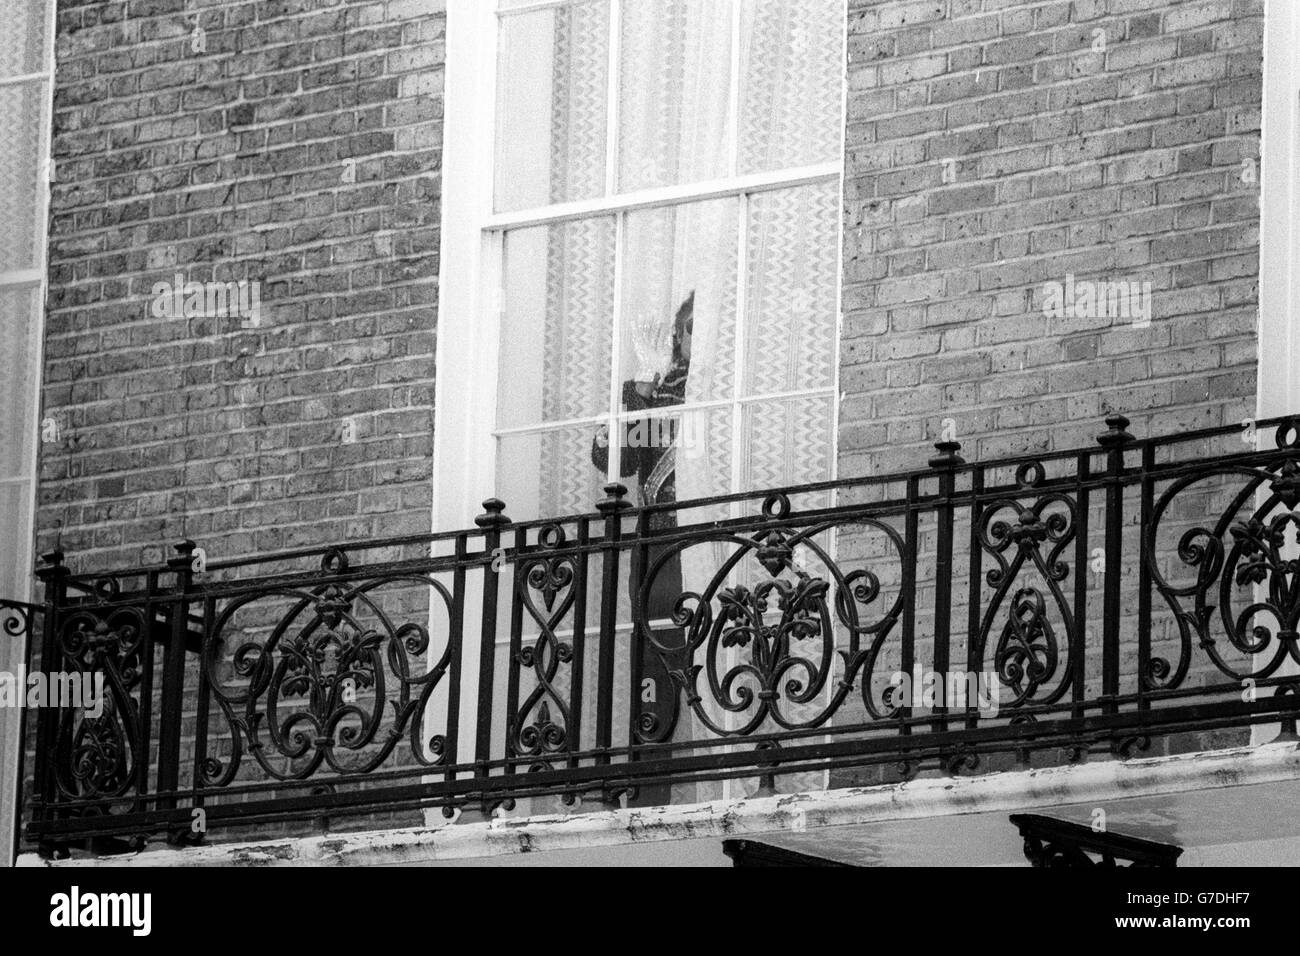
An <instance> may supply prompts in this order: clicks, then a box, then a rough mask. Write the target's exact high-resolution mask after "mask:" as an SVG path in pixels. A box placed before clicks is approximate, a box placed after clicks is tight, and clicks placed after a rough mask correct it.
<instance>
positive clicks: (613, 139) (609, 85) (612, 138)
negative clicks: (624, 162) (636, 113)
mask: <svg viewBox="0 0 1300 956" xmlns="http://www.w3.org/2000/svg"><path fill="white" fill-rule="evenodd" d="M622 37H623V15H622V2H621V0H609V65H608V66H607V67H606V74H607V75H606V77H605V195H606V196H607V197H608V196H613V195H614V192H615V190H617V188H618V147H619V135H618V123H619V110H618V97H619V78H620V77H621V75H622V62H621V58H622V52H623V51H622V46H623V43H622Z"/></svg>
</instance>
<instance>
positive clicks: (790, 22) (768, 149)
mask: <svg viewBox="0 0 1300 956" xmlns="http://www.w3.org/2000/svg"><path fill="white" fill-rule="evenodd" d="M741 18H742V21H741V38H742V39H741V48H740V56H741V67H740V75H741V83H740V120H739V136H738V139H739V146H738V149H739V157H738V166H739V171H740V172H742V173H751V172H760V171H763V170H771V169H783V168H790V167H796V166H807V165H811V164H813V163H824V162H834V161H836V160H838V159H839V154H840V124H841V118H840V86H841V82H842V79H841V78H842V75H843V72H844V64H843V62H842V57H843V32H844V5H843V4H842V3H841V2H840V0H799V2H790V0H745V3H744V6H743V10H742V14H741Z"/></svg>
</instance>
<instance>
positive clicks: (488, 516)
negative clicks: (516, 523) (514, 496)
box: [474, 498, 510, 529]
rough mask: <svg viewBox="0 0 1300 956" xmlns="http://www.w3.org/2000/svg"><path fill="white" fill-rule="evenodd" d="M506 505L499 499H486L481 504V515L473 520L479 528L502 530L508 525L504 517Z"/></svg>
mask: <svg viewBox="0 0 1300 956" xmlns="http://www.w3.org/2000/svg"><path fill="white" fill-rule="evenodd" d="M505 510H506V503H505V502H504V501H502V500H501V499H500V498H488V499H487V500H485V501H484V502H483V514H481V515H479V516H478V517H477V518H475V519H474V523H475V524H476V525H478V526H479V527H480V528H485V529H487V528H502V527H505V526H506V525H508V524H509V523H510V519H509V518H507V517H506V515H505Z"/></svg>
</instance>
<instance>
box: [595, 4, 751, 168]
mask: <svg viewBox="0 0 1300 956" xmlns="http://www.w3.org/2000/svg"><path fill="white" fill-rule="evenodd" d="M622 15H623V25H622V41H621V42H622V56H621V61H622V62H621V74H620V83H619V124H618V125H619V176H618V181H619V189H620V190H622V191H624V192H627V191H630V190H634V189H646V188H648V187H652V186H667V185H672V184H675V183H688V182H699V181H701V180H707V179H715V178H718V177H721V176H725V175H726V174H727V172H728V167H729V165H730V162H729V158H728V157H727V156H726V138H727V110H728V100H729V94H728V87H729V86H730V78H731V3H730V2H729V0H661V2H657V3H646V2H644V0H640V2H636V3H624V4H623V5H622Z"/></svg>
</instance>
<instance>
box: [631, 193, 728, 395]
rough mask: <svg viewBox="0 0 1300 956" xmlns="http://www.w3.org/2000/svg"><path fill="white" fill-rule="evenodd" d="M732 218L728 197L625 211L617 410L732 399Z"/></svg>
mask: <svg viewBox="0 0 1300 956" xmlns="http://www.w3.org/2000/svg"><path fill="white" fill-rule="evenodd" d="M738 215H739V203H738V202H737V201H736V200H734V199H720V200H713V201H710V202H702V203H688V204H685V205H680V206H668V207H664V208H660V209H649V210H643V211H640V212H634V213H629V214H628V217H627V226H626V229H625V240H626V244H627V252H626V254H625V259H624V262H625V263H626V265H625V267H624V269H623V308H622V328H621V329H620V344H619V381H620V382H622V393H621V395H620V407H621V408H622V409H623V410H625V411H640V410H641V409H643V408H647V407H662V406H664V405H680V404H682V403H683V402H686V403H691V404H694V403H697V402H707V401H711V400H715V399H727V398H730V397H731V395H732V383H733V380H734V365H735V358H734V349H735V335H736V234H737V230H738V228H739V226H738V222H737V216H738Z"/></svg>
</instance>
